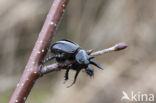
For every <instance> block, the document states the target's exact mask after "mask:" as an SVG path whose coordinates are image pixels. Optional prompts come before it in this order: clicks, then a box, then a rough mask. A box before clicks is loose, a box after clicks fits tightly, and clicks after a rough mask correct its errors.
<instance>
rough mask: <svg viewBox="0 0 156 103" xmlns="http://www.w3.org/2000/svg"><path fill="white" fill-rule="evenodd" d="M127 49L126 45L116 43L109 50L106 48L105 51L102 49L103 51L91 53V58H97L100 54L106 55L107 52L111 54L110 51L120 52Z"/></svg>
mask: <svg viewBox="0 0 156 103" xmlns="http://www.w3.org/2000/svg"><path fill="white" fill-rule="evenodd" d="M125 48H127V44H125V43H118V44H116V45H114V46H112V47H110V48H107V49H103V50H99V51H97V52H93V53H91V55H92V56H98V55H102V54H105V53H108V52H112V51H119V50H122V49H125Z"/></svg>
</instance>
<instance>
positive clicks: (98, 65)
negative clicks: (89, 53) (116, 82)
mask: <svg viewBox="0 0 156 103" xmlns="http://www.w3.org/2000/svg"><path fill="white" fill-rule="evenodd" d="M90 64H93V65H95V66H96V67H98V68H99V69H102V70H103V68H102V67H101V66H100V64H99V63H97V62H96V61H93V60H90Z"/></svg>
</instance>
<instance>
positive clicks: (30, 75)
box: [9, 0, 68, 103]
mask: <svg viewBox="0 0 156 103" xmlns="http://www.w3.org/2000/svg"><path fill="white" fill-rule="evenodd" d="M67 3H68V0H54V1H53V4H52V6H51V8H50V11H49V13H48V15H47V18H46V20H45V23H44V25H43V27H42V29H41V32H40V34H39V37H38V40H37V41H36V43H35V46H34V49H33V51H32V53H31V56H30V58H29V60H28V63H27V65H26V67H25V70H24V72H23V74H22V77H21V79H20V81H19V83H18V84H17V87H16V89H15V91H14V93H13V94H12V97H11V99H10V101H9V103H24V102H25V101H26V99H27V97H28V95H29V93H30V91H31V88H32V87H33V85H34V83H35V81H36V80H37V78H39V77H40V62H41V60H42V59H43V57H44V55H45V54H46V52H47V47H48V45H49V43H50V41H51V39H52V37H53V35H54V33H55V31H56V28H57V26H58V23H59V22H60V19H61V17H62V14H63V13H64V11H65V7H66V6H67Z"/></svg>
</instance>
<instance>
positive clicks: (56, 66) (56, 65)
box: [41, 43, 127, 75]
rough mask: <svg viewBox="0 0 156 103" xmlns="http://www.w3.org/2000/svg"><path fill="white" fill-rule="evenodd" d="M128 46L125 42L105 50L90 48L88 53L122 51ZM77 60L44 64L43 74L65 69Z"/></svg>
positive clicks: (100, 53) (93, 54) (99, 53)
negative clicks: (94, 50)
mask: <svg viewBox="0 0 156 103" xmlns="http://www.w3.org/2000/svg"><path fill="white" fill-rule="evenodd" d="M125 48H127V44H125V43H118V44H116V45H114V46H112V47H110V48H107V49H103V50H99V51H96V52H93V50H88V51H87V53H88V55H92V56H98V55H102V54H105V53H108V52H112V51H120V50H123V49H125ZM73 62H75V61H66V62H65V63H54V64H51V65H48V66H44V67H42V68H41V74H42V75H44V74H47V73H49V72H53V71H59V70H61V69H65V68H66V67H67V66H68V65H69V64H72V63H73Z"/></svg>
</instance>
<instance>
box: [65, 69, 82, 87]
mask: <svg viewBox="0 0 156 103" xmlns="http://www.w3.org/2000/svg"><path fill="white" fill-rule="evenodd" d="M79 72H80V70H77V71H76V74H75V77H74V81H73V83H72V84H71V85H69V86H68V87H67V88H69V87H71V86H72V85H73V84H75V82H76V79H77V76H78V74H79Z"/></svg>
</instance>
